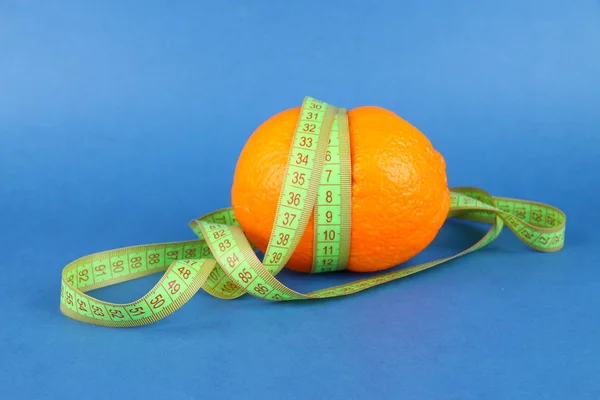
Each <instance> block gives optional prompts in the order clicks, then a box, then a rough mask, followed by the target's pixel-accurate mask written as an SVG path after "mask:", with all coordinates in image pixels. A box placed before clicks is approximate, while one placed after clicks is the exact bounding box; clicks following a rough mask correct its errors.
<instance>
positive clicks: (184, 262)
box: [60, 97, 566, 327]
mask: <svg viewBox="0 0 600 400" xmlns="http://www.w3.org/2000/svg"><path fill="white" fill-rule="evenodd" d="M328 139H330V140H328ZM328 142H329V143H328ZM336 146H337V149H336ZM349 149H350V147H349V134H348V123H347V116H346V113H345V110H337V109H336V108H335V107H332V106H330V105H328V104H326V103H324V102H321V101H318V100H315V99H312V98H309V97H307V98H306V99H305V101H304V103H303V107H302V111H301V114H300V118H299V121H298V126H297V128H296V132H295V135H294V140H293V143H292V147H291V151H290V157H289V160H288V167H287V170H286V179H285V183H284V188H283V190H282V193H281V196H280V203H279V207H278V210H277V216H276V225H275V227H274V230H273V233H272V237H271V242H270V243H269V251H271V252H272V253H269V252H268V253H266V256H265V260H263V261H264V264H263V263H261V261H260V260H259V259H258V257H257V256H256V254H255V252H254V250H255V248H254V247H253V245H252V244H251V243H250V242H249V241H248V239H247V238H246V237H245V235H244V233H243V232H242V230H241V228H240V227H239V224H238V223H237V220H236V219H235V215H234V214H233V210H232V209H231V208H226V209H221V210H217V211H214V212H212V213H209V214H207V215H205V216H203V217H201V218H199V219H197V220H194V221H192V222H190V227H191V228H192V229H193V231H194V232H195V233H196V234H197V235H198V237H199V239H200V240H194V241H185V242H172V243H162V244H150V245H143V246H132V247H127V248H122V249H116V250H110V251H105V252H101V253H96V254H92V255H89V256H85V257H82V258H80V259H78V260H75V261H73V262H71V263H69V264H68V265H67V266H66V267H65V268H64V269H63V273H62V285H61V294H60V299H61V304H60V309H61V311H62V312H63V313H64V314H65V315H67V316H69V317H71V318H73V319H76V320H79V321H82V322H87V323H91V324H97V325H102V326H108V327H132V326H139V325H144V324H148V323H152V322H156V321H158V320H159V319H161V318H164V317H165V316H167V315H169V314H171V313H173V312H174V311H176V310H177V309H178V308H180V307H181V306H183V304H185V303H186V302H187V301H188V300H189V299H190V298H191V297H192V296H193V295H194V294H195V293H196V292H197V291H198V290H200V289H203V290H205V291H206V292H207V293H209V294H211V295H213V296H216V297H219V298H223V299H234V298H237V297H239V296H241V295H243V294H244V293H250V294H252V295H254V296H256V297H259V298H262V299H265V300H273V301H281V300H305V299H316V298H328V297H337V296H345V295H349V294H352V293H356V292H358V291H361V290H365V289H368V288H370V287H374V286H377V285H380V284H383V283H386V282H390V281H393V280H396V279H400V278H403V277H405V276H408V275H411V274H414V273H417V272H419V271H423V270H425V269H428V268H432V267H434V266H436V265H439V264H442V263H444V262H447V261H450V260H452V259H455V258H457V257H460V256H463V255H466V254H468V253H471V252H473V251H476V250H478V249H480V248H482V247H484V246H486V245H487V244H489V243H491V242H492V241H493V240H494V239H495V238H496V237H497V236H498V235H499V234H500V232H501V231H502V228H503V226H504V225H505V224H506V225H507V226H508V227H509V228H510V229H511V230H512V231H513V232H514V233H515V234H516V235H517V237H518V238H519V239H521V240H522V241H523V242H525V243H526V244H527V245H529V246H531V247H532V248H534V249H537V250H540V251H544V252H552V251H557V250H560V249H561V248H562V247H563V245H564V232H565V226H566V216H565V214H564V213H563V212H562V211H561V210H559V209H557V208H555V207H552V206H549V205H546V204H543V203H538V202H533V201H525V200H517V199H510V198H504V197H493V196H491V195H489V194H488V193H486V192H484V191H483V190H480V189H476V188H463V187H461V188H454V189H452V190H451V192H450V196H451V208H450V213H449V215H448V217H449V218H458V219H464V220H471V221H478V222H484V223H488V224H491V227H490V230H489V231H488V232H487V233H486V235H485V236H484V237H483V238H482V239H481V240H480V241H478V242H477V243H476V244H474V245H473V246H471V247H469V248H468V249H466V250H464V251H462V252H460V253H458V254H456V255H455V256H452V257H448V258H444V259H440V260H435V261H431V262H427V263H424V264H421V265H417V266H414V267H410V268H405V269H400V270H396V271H390V272H386V273H383V274H381V275H379V276H375V277H370V278H365V279H360V280H358V281H355V282H351V283H347V284H343V285H339V286H335V287H332V288H326V289H321V290H317V291H315V292H311V293H308V294H302V293H299V292H296V291H294V290H292V289H290V288H288V287H286V286H285V285H283V284H282V283H281V282H280V281H278V280H277V279H276V278H275V276H274V275H276V274H277V273H278V272H279V271H280V270H281V268H282V266H283V265H284V264H285V262H286V261H287V260H288V259H289V257H290V256H291V253H292V252H293V250H294V249H295V247H296V245H297V243H298V241H299V240H300V238H301V236H302V234H303V233H304V230H305V228H306V225H307V222H308V217H309V216H310V213H311V211H312V209H313V207H314V208H315V212H316V213H317V214H316V218H315V233H316V236H317V237H316V238H315V239H316V241H315V252H314V255H313V257H314V260H315V261H318V260H322V259H323V257H325V259H326V260H329V259H332V260H333V261H332V262H331V264H332V267H335V268H336V269H341V268H344V267H345V265H346V264H347V260H348V254H349V243H350V219H351V218H350V206H351V204H350V200H349V199H350V198H351V175H350V151H349ZM336 163H338V164H339V169H338V167H336ZM328 169H331V173H330V175H331V177H333V178H329V175H326V174H329V172H328ZM301 174H304V175H301ZM326 176H327V178H326ZM331 179H334V180H333V181H332V180H331ZM299 188H300V189H301V190H299ZM334 188H335V189H334ZM329 192H331V193H329ZM334 193H335V195H334ZM338 193H339V194H338ZM330 194H331V196H329V195H330ZM336 196H337V197H336ZM328 198H331V199H332V201H331V202H329V201H328ZM334 198H337V199H339V200H338V203H335V200H333V199H334ZM345 199H346V200H348V201H344V200H345ZM289 201H291V203H289V204H288V203H287V202H289ZM296 203H297V204H296ZM329 207H336V208H335V210H336V211H335V212H334V211H333V209H331V208H329ZM329 210H331V211H332V214H328V213H327V211H329ZM319 213H321V214H319ZM323 213H324V214H323ZM322 215H325V219H323V218H322ZM329 216H331V218H329ZM334 216H335V217H337V219H336V218H333V217H334ZM319 217H321V218H319ZM328 219H331V221H328ZM328 224H329V225H328ZM330 226H335V228H334V229H337V230H334V232H335V233H336V234H335V237H334V238H332V240H331V243H330V245H331V246H332V248H331V250H330V249H329V248H328V249H327V251H322V252H321V250H323V249H319V246H317V244H318V245H322V243H321V242H320V241H319V240H318V234H319V233H321V234H322V232H325V229H326V230H327V231H329V230H330V228H329V227H330ZM281 233H283V236H280V234H281ZM286 235H289V236H286ZM328 235H330V234H329V233H328ZM328 238H329V236H328ZM278 242H280V243H278ZM333 246H335V247H333ZM271 248H272V249H271ZM334 248H335V249H336V251H337V253H336V252H335V251H333V249H334ZM269 255H270V256H271V259H270V261H269V260H268V259H267V258H268V257H269ZM328 263H329V261H326V263H325V264H328ZM315 264H317V262H315ZM321 264H323V263H322V262H321ZM325 267H326V268H319V267H318V266H313V268H314V269H313V272H325V271H327V269H328V268H329V267H330V266H329V265H325ZM159 272H164V274H163V276H162V277H161V278H160V280H159V281H158V282H157V284H156V285H155V286H154V287H153V288H152V289H151V290H150V291H149V292H148V293H147V294H146V295H144V296H143V297H142V298H140V299H139V300H137V301H134V302H132V303H127V304H115V303H110V302H106V301H102V300H98V299H95V298H94V297H92V296H90V295H88V294H86V292H88V291H90V290H93V289H98V288H101V287H105V286H109V285H113V284H116V283H120V282H125V281H128V280H131V279H135V278H139V277H142V276H146V275H149V274H153V273H159Z"/></svg>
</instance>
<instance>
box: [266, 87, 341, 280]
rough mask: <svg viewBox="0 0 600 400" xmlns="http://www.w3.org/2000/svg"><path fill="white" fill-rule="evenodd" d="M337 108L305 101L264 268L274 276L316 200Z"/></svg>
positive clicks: (300, 232)
mask: <svg viewBox="0 0 600 400" xmlns="http://www.w3.org/2000/svg"><path fill="white" fill-rule="evenodd" d="M336 112H337V109H336V108H335V107H333V106H331V105H329V104H327V103H324V102H322V101H319V100H316V99H313V98H311V97H307V98H305V100H304V102H303V104H302V108H301V110H300V117H299V118H298V124H297V126H296V131H295V133H294V137H293V139H292V146H291V149H290V154H289V158H288V164H287V168H286V173H285V178H284V183H283V188H282V190H281V194H280V196H279V203H278V205H277V212H276V214H275V225H274V226H273V230H272V232H271V238H270V240H269V245H268V247H267V251H266V252H265V258H264V260H263V262H264V266H265V268H266V269H267V270H269V271H270V272H271V273H272V274H273V275H276V274H277V273H278V272H279V271H281V269H282V268H283V267H284V266H285V264H286V263H287V261H288V260H289V258H290V257H291V255H292V253H293V252H294V250H295V249H296V246H297V245H298V243H299V242H300V238H301V237H302V233H304V230H305V229H306V225H307V224H308V219H309V217H310V214H311V213H312V210H313V208H314V204H315V201H316V198H317V194H318V190H319V183H320V178H321V174H322V171H323V163H324V161H325V153H326V151H327V150H326V148H327V141H328V137H329V133H330V129H331V126H332V124H333V121H334V118H335V115H336Z"/></svg>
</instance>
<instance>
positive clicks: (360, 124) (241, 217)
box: [232, 106, 450, 272]
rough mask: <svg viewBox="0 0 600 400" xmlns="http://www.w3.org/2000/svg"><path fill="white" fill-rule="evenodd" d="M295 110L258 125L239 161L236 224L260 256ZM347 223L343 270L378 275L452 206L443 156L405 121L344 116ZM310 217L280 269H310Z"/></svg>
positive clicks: (429, 233)
mask: <svg viewBox="0 0 600 400" xmlns="http://www.w3.org/2000/svg"><path fill="white" fill-rule="evenodd" d="M299 113H300V108H292V109H288V110H285V111H282V112H280V113H278V114H276V115H274V116H273V117H271V118H269V119H268V120H267V121H265V122H264V123H263V124H261V125H260V126H259V127H258V128H257V129H256V131H255V132H254V133H253V134H252V135H251V136H250V138H249V139H248V142H247V143H246V145H245V147H244V148H243V150H242V153H241V155H240V157H239V160H238V163H237V166H236V171H235V176H234V180H233V187H232V204H233V209H234V212H235V215H236V218H237V220H238V221H239V223H240V225H241V226H242V228H243V230H244V231H245V233H246V235H247V236H248V237H249V238H250V240H251V241H252V242H253V243H254V244H255V245H256V246H257V247H258V248H259V249H260V250H261V251H262V252H263V253H264V252H265V251H266V248H267V245H268V243H269V238H270V235H271V230H272V227H273V224H274V222H275V212H276V210H277V203H278V200H279V194H280V191H281V187H282V185H283V179H284V175H285V167H286V164H287V160H288V153H289V151H290V145H291V142H292V138H293V135H294V130H295V128H296V123H297V119H298V116H299ZM348 123H349V130H350V148H351V155H352V221H351V239H350V257H349V261H348V266H347V269H348V270H350V271H356V272H371V271H379V270H384V269H387V268H391V267H394V266H396V265H398V264H401V263H403V262H405V261H406V260H408V259H410V258H412V257H413V256H415V255H416V254H417V253H419V252H420V251H422V250H423V249H424V248H425V247H427V246H428V245H429V244H430V243H431V241H432V240H433V239H434V238H435V236H436V235H437V233H438V231H439V229H440V228H441V226H442V224H443V223H444V221H445V219H446V216H447V215H448V211H449V209H450V191H449V189H448V181H447V177H446V164H445V161H444V158H443V157H442V156H441V154H440V153H438V152H437V151H436V150H435V149H434V148H433V146H432V145H431V142H430V141H429V140H428V139H427V137H425V135H423V134H422V133H421V132H419V130H417V129H416V128H415V127H414V126H412V125H411V124H410V123H409V122H407V121H405V120H404V119H402V118H400V117H399V116H397V115H396V114H394V113H393V112H391V111H388V110H386V109H384V108H381V107H374V106H364V107H358V108H355V109H352V110H350V111H349V112H348ZM313 235H314V215H311V217H310V220H309V222H308V226H307V227H306V230H305V232H304V234H303V236H302V239H301V240H300V243H299V245H298V247H297V248H296V250H295V251H294V253H293V255H292V256H291V258H290V260H289V261H288V263H287V265H286V267H287V268H290V269H293V270H295V271H299V272H310V271H311V268H312V261H313V240H314V239H313Z"/></svg>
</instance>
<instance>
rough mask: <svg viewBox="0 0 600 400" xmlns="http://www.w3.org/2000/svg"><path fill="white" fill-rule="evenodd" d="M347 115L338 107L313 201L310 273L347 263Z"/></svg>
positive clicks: (349, 181)
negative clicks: (312, 238) (312, 250)
mask: <svg viewBox="0 0 600 400" xmlns="http://www.w3.org/2000/svg"><path fill="white" fill-rule="evenodd" d="M347 118H348V117H347V115H346V110H345V109H339V110H338V112H337V114H336V117H335V120H334V123H333V126H332V127H331V133H330V135H329V142H328V147H327V153H326V154H325V164H324V167H323V173H322V175H321V184H320V186H319V193H318V195H317V203H316V205H315V235H314V252H313V267H312V273H319V272H330V271H339V270H343V269H345V268H346V265H347V264H348V254H349V252H350V220H351V209H350V208H351V201H352V193H351V190H352V187H351V181H352V178H351V174H352V171H351V168H350V162H349V160H350V141H349V140H348V139H349V132H348V122H347ZM344 161H347V162H344Z"/></svg>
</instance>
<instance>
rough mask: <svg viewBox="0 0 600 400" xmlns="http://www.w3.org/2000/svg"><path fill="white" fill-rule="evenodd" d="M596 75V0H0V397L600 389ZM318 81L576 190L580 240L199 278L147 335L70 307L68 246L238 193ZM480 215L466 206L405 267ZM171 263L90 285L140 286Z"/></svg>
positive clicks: (164, 224) (471, 180)
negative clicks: (224, 290)
mask: <svg viewBox="0 0 600 400" xmlns="http://www.w3.org/2000/svg"><path fill="white" fill-rule="evenodd" d="M599 71H600V3H599V2H598V1H596V0H594V1H591V0H589V1H585V0H573V1H548V0H546V1H532V0H530V1H523V0H504V1H481V0H479V1H462V2H458V1H456V2H454V1H447V0H437V1H434V0H423V1H418V2H417V1H413V2H408V1H392V0H390V1H375V0H371V1H353V0H345V1H326V2H325V1H324V2H323V4H320V3H318V2H315V1H310V0H309V1H304V2H289V1H259V0H255V1H223V0H220V1H210V2H208V1H205V2H184V1H178V2H157V1H144V2H136V1H127V2H123V1H103V2H78V1H47V2H33V1H16V0H4V1H0V224H1V229H0V246H1V249H2V256H1V257H0V271H1V273H2V278H1V281H2V290H1V291H0V303H1V304H2V305H3V311H2V322H0V324H1V325H0V393H2V396H3V397H4V398H10V399H17V398H23V399H29V398H32V399H33V398H40V399H41V398H44V399H46V398H59V396H60V398H62V399H68V398H75V397H77V396H83V397H81V398H88V399H95V398H98V399H101V398H109V396H111V397H112V398H145V399H154V398H170V399H196V398H237V397H240V396H245V397H246V398H261V399H265V398H275V397H276V396H279V397H283V396H285V397H288V398H298V399H299V398H333V399H335V398H367V396H373V398H381V399H391V398H406V399H461V400H462V399H517V398H524V399H567V398H572V399H598V398H600V381H599V379H598V376H599V373H600V291H599V286H598V284H599V283H600V270H599V268H598V265H599V262H598V261H599V257H598V244H599V239H600V237H599V234H598V231H597V225H598V223H600V217H599V214H600V213H599V212H598V209H597V204H596V198H597V196H598V195H599V194H600V193H599V191H598V183H600V182H599V178H598V171H599V167H600V156H599V155H600V150H599V149H600V134H599V130H600V113H599V112H598V109H599V106H600V78H599ZM305 95H310V96H314V97H317V98H320V99H323V100H325V101H328V102H330V103H333V104H335V105H338V106H343V107H348V108H351V107H355V106H359V105H366V104H371V105H380V106H383V107H386V108H389V109H391V110H393V111H395V112H396V113H398V114H399V115H401V116H403V117H404V118H406V119H407V120H409V121H410V122H411V123H413V124H414V125H416V126H417V127H418V128H420V129H421V130H422V131H423V132H425V133H426V134H427V135H428V137H429V138H430V139H431V141H432V142H433V143H434V146H435V147H436V148H437V149H438V150H439V151H440V152H441V153H442V154H444V156H445V158H446V161H447V164H448V176H449V181H450V184H451V185H452V186H459V185H472V186H478V187H481V188H483V189H486V190H487V191H489V192H491V193H492V194H495V195H501V196H510V197H519V198H525V199H530V200H538V201H542V202H548V203H550V204H553V205H555V206H558V207H560V208H562V209H563V210H565V211H566V213H567V216H568V229H567V236H566V238H567V241H566V248H565V249H564V250H563V251H561V252H559V253H555V254H543V253H538V252H535V251H532V250H530V249H528V248H527V247H526V246H525V245H523V244H522V243H520V242H519V241H518V240H517V239H516V238H515V237H513V235H512V234H511V233H510V232H509V231H506V232H504V233H503V234H502V236H501V238H500V239H498V240H497V241H496V242H495V243H494V244H492V245H490V246H489V247H488V248H486V249H485V250H483V251H480V252H478V253H476V254H473V255H470V256H468V257H465V258H462V259H460V260H458V261H455V262H452V263H450V264H447V265H445V266H442V267H438V268H436V269H433V270H431V271H428V272H425V273H421V274H418V275H416V276H414V277H411V278H408V279H404V280H401V281H398V282H395V283H391V284H388V285H385V286H383V287H380V288H377V289H373V290H370V291H367V292H364V293H362V294H358V295H355V296H351V297H349V298H345V299H341V300H332V301H325V302H308V303H290V304H271V303H266V302H263V301H260V300H257V299H254V298H251V297H249V296H247V297H244V298H241V299H239V300H236V301H229V302H228V301H221V300H218V299H214V298H211V297H210V296H208V295H206V294H198V295H197V296H195V297H194V298H193V299H192V300H191V301H190V302H189V303H188V304H187V305H186V306H185V307H183V308H182V309H181V310H180V311H179V312H177V313H175V314H174V315H172V316H170V317H169V318H167V319H165V320H163V321H161V322H159V323H157V324H154V325H150V326H147V327H142V328H137V329H129V330H117V329H114V330H111V329H106V328H100V327H95V326H90V325H85V324H82V323H79V322H76V321H73V320H70V319H68V318H66V317H64V316H63V315H62V314H60V312H59V309H58V302H59V282H60V273H61V269H62V267H63V266H64V265H65V264H66V263H68V262H69V261H71V260H73V259H75V258H78V257H80V256H82V255H85V254H88V253H92V252H96V251H101V250H106V249H111V248H116V247H122V246H126V245H134V244H142V243H152V242H163V241H172V240H186V239H189V238H193V237H194V235H193V233H192V232H191V230H190V229H189V228H188V226H187V222H188V221H189V220H191V219H193V218H195V217H198V216H200V215H202V214H204V213H207V212H209V211H212V210H214V209H217V208H221V207H225V206H228V205H229V204H230V188H231V182H232V176H233V172H234V168H235V163H236V160H237V157H238V154H239V152H240V150H241V148H242V146H243V145H244V143H245V141H246V139H247V137H248V136H249V135H250V134H251V133H252V131H253V130H254V129H255V128H256V127H257V126H258V125H259V124H260V123H261V122H262V121H263V120H265V119H266V118H268V117H269V116H271V115H272V114H274V113H276V112H278V111H280V110H282V109H284V108H288V107H294V106H297V105H299V104H300V103H301V101H302V99H303V97H304V96H305ZM234 111H235V112H236V114H234V115H233V116H232V112H234ZM209 165H212V166H214V165H218V166H219V167H218V168H211V167H209ZM484 229H485V227H484V226H480V225H473V224H471V225H466V224H461V223H456V222H449V223H447V224H446V226H445V227H444V228H443V230H442V232H441V233H440V235H439V237H438V238H437V239H436V240H435V242H434V243H433V244H432V245H431V246H430V248H428V249H427V250H426V251H425V252H424V253H423V254H421V255H419V256H418V257H417V258H415V259H414V260H412V261H411V262H410V263H409V264H414V263H417V262H422V261H425V260H429V259H433V258H437V257H439V256H442V255H446V254H451V253H453V252H456V251H458V250H460V249H462V248H464V247H466V246H468V245H469V244H471V243H473V242H474V241H475V240H476V239H477V238H478V237H479V236H480V235H481V233H482V232H483V231H484ZM281 278H282V280H283V281H284V283H287V284H289V285H291V286H292V287H293V288H296V289H298V290H301V291H309V290H313V289H317V288H321V287H326V286H329V285H333V284H338V283H341V282H346V281H350V280H353V279H356V278H357V275H356V274H351V273H340V274H331V275H321V276H305V275H299V274H296V273H292V272H289V271H285V272H283V273H282V274H281ZM156 279H157V277H156V276H152V277H147V278H144V279H141V280H138V281H134V282H130V283H126V284H122V285H117V286H115V287H111V288H106V289H102V290H100V291H98V292H96V295H98V296H99V297H100V298H102V299H105V300H111V301H115V302H120V301H130V300H134V299H136V298H137V297H139V296H141V295H142V294H143V293H145V291H146V290H148V289H149V288H150V287H151V286H152V285H153V283H154V282H155V281H156Z"/></svg>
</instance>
